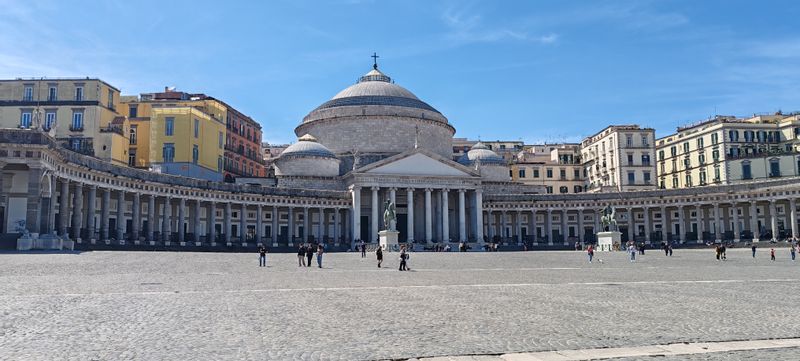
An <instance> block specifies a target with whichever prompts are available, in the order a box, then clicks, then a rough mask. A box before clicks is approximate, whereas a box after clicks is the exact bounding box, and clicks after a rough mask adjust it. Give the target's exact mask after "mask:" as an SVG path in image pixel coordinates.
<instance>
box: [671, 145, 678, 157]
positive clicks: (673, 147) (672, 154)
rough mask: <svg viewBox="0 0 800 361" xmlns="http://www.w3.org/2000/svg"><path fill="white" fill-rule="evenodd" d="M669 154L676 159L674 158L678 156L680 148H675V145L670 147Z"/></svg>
mask: <svg viewBox="0 0 800 361" xmlns="http://www.w3.org/2000/svg"><path fill="white" fill-rule="evenodd" d="M669 154H670V155H671V156H673V157H674V156H676V155H678V148H677V147H675V146H674V145H673V146H671V147H669Z"/></svg>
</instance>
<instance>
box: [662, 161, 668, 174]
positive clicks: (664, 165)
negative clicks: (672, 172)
mask: <svg viewBox="0 0 800 361" xmlns="http://www.w3.org/2000/svg"><path fill="white" fill-rule="evenodd" d="M666 172H667V167H666V164H664V163H661V174H664V173H666Z"/></svg>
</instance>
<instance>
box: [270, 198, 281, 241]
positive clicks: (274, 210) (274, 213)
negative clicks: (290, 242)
mask: <svg viewBox="0 0 800 361" xmlns="http://www.w3.org/2000/svg"><path fill="white" fill-rule="evenodd" d="M278 218H279V217H278V206H272V229H271V231H272V246H273V247H278V227H279V226H278Z"/></svg>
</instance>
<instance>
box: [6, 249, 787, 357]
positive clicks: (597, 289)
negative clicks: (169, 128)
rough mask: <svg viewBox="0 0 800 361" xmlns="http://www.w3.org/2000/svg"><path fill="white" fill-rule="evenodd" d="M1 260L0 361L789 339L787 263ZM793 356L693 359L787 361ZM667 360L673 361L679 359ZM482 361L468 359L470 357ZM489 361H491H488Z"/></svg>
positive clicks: (520, 257)
mask: <svg viewBox="0 0 800 361" xmlns="http://www.w3.org/2000/svg"><path fill="white" fill-rule="evenodd" d="M765 247H766V245H765V246H763V247H762V248H761V249H760V250H759V255H758V259H757V260H753V259H752V258H751V257H750V253H749V250H745V249H734V250H731V251H729V257H728V258H729V260H728V261H726V262H718V261H715V260H714V253H713V250H677V251H676V252H675V255H674V256H673V257H671V258H668V257H665V256H664V255H663V253H660V252H657V251H655V250H652V251H649V252H648V254H647V255H645V256H643V257H640V259H639V260H638V261H637V262H636V263H633V264H632V263H630V262H628V261H627V260H626V255H625V254H624V253H613V254H600V258H601V259H603V263H600V262H595V263H592V264H589V263H587V262H586V259H585V257H584V253H582V252H581V253H578V252H527V253H478V252H476V253H467V254H461V253H415V254H412V256H411V260H410V266H411V268H412V271H411V272H398V271H397V269H396V266H397V263H398V261H397V260H396V255H395V254H392V255H389V256H388V262H387V263H388V264H387V267H386V268H383V269H378V268H376V266H375V262H374V255H372V254H369V255H368V257H367V258H364V259H362V258H360V255H359V254H354V253H339V254H327V255H325V259H324V261H325V262H324V266H325V267H324V268H323V269H318V268H316V267H312V268H298V267H297V259H296V256H294V255H290V254H275V255H270V256H269V260H268V263H269V267H267V268H259V267H257V265H258V260H257V255H255V254H230V253H228V254H219V253H148V252H85V253H71V254H63V253H52V254H47V253H33V254H0V275H1V276H0V277H1V278H0V279H2V281H1V282H0V314H2V318H0V359H2V360H125V359H131V360H133V359H136V360H264V359H268V360H374V359H407V358H415V357H418V358H424V357H434V356H457V355H498V354H504V353H512V352H535V351H551V350H571V349H589V348H600V347H633V346H645V345H656V344H669V343H676V342H707V341H730V340H761V339H771V338H796V337H800V312H798V311H797V303H798V300H800V297H798V294H799V293H800V292H799V291H800V280H798V274H800V273H799V272H798V266H799V265H797V264H796V263H793V262H791V261H789V257H788V250H786V249H779V250H778V251H779V252H778V255H779V258H778V261H776V262H770V261H769V255H768V249H767V248H765ZM797 351H798V350H797V349H782V350H761V351H737V352H728V353H715V354H709V355H695V356H691V357H689V356H687V357H688V358H692V359H698V360H699V359H709V358H711V359H719V360H728V359H740V358H745V359H753V360H756V359H792V358H794V359H796V355H797ZM687 357H683V358H681V357H678V358H670V359H684V358H687ZM475 359H479V358H477V357H476V358H475ZM487 359H488V358H487Z"/></svg>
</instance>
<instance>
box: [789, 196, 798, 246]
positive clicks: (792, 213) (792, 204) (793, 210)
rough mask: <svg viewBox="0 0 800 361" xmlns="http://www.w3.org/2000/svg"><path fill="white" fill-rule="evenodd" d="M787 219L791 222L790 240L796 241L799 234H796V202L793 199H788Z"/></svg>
mask: <svg viewBox="0 0 800 361" xmlns="http://www.w3.org/2000/svg"><path fill="white" fill-rule="evenodd" d="M789 217H790V218H791V219H790V221H791V222H792V239H794V240H796V239H797V238H798V237H800V234H797V201H796V200H795V199H794V198H792V199H789Z"/></svg>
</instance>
